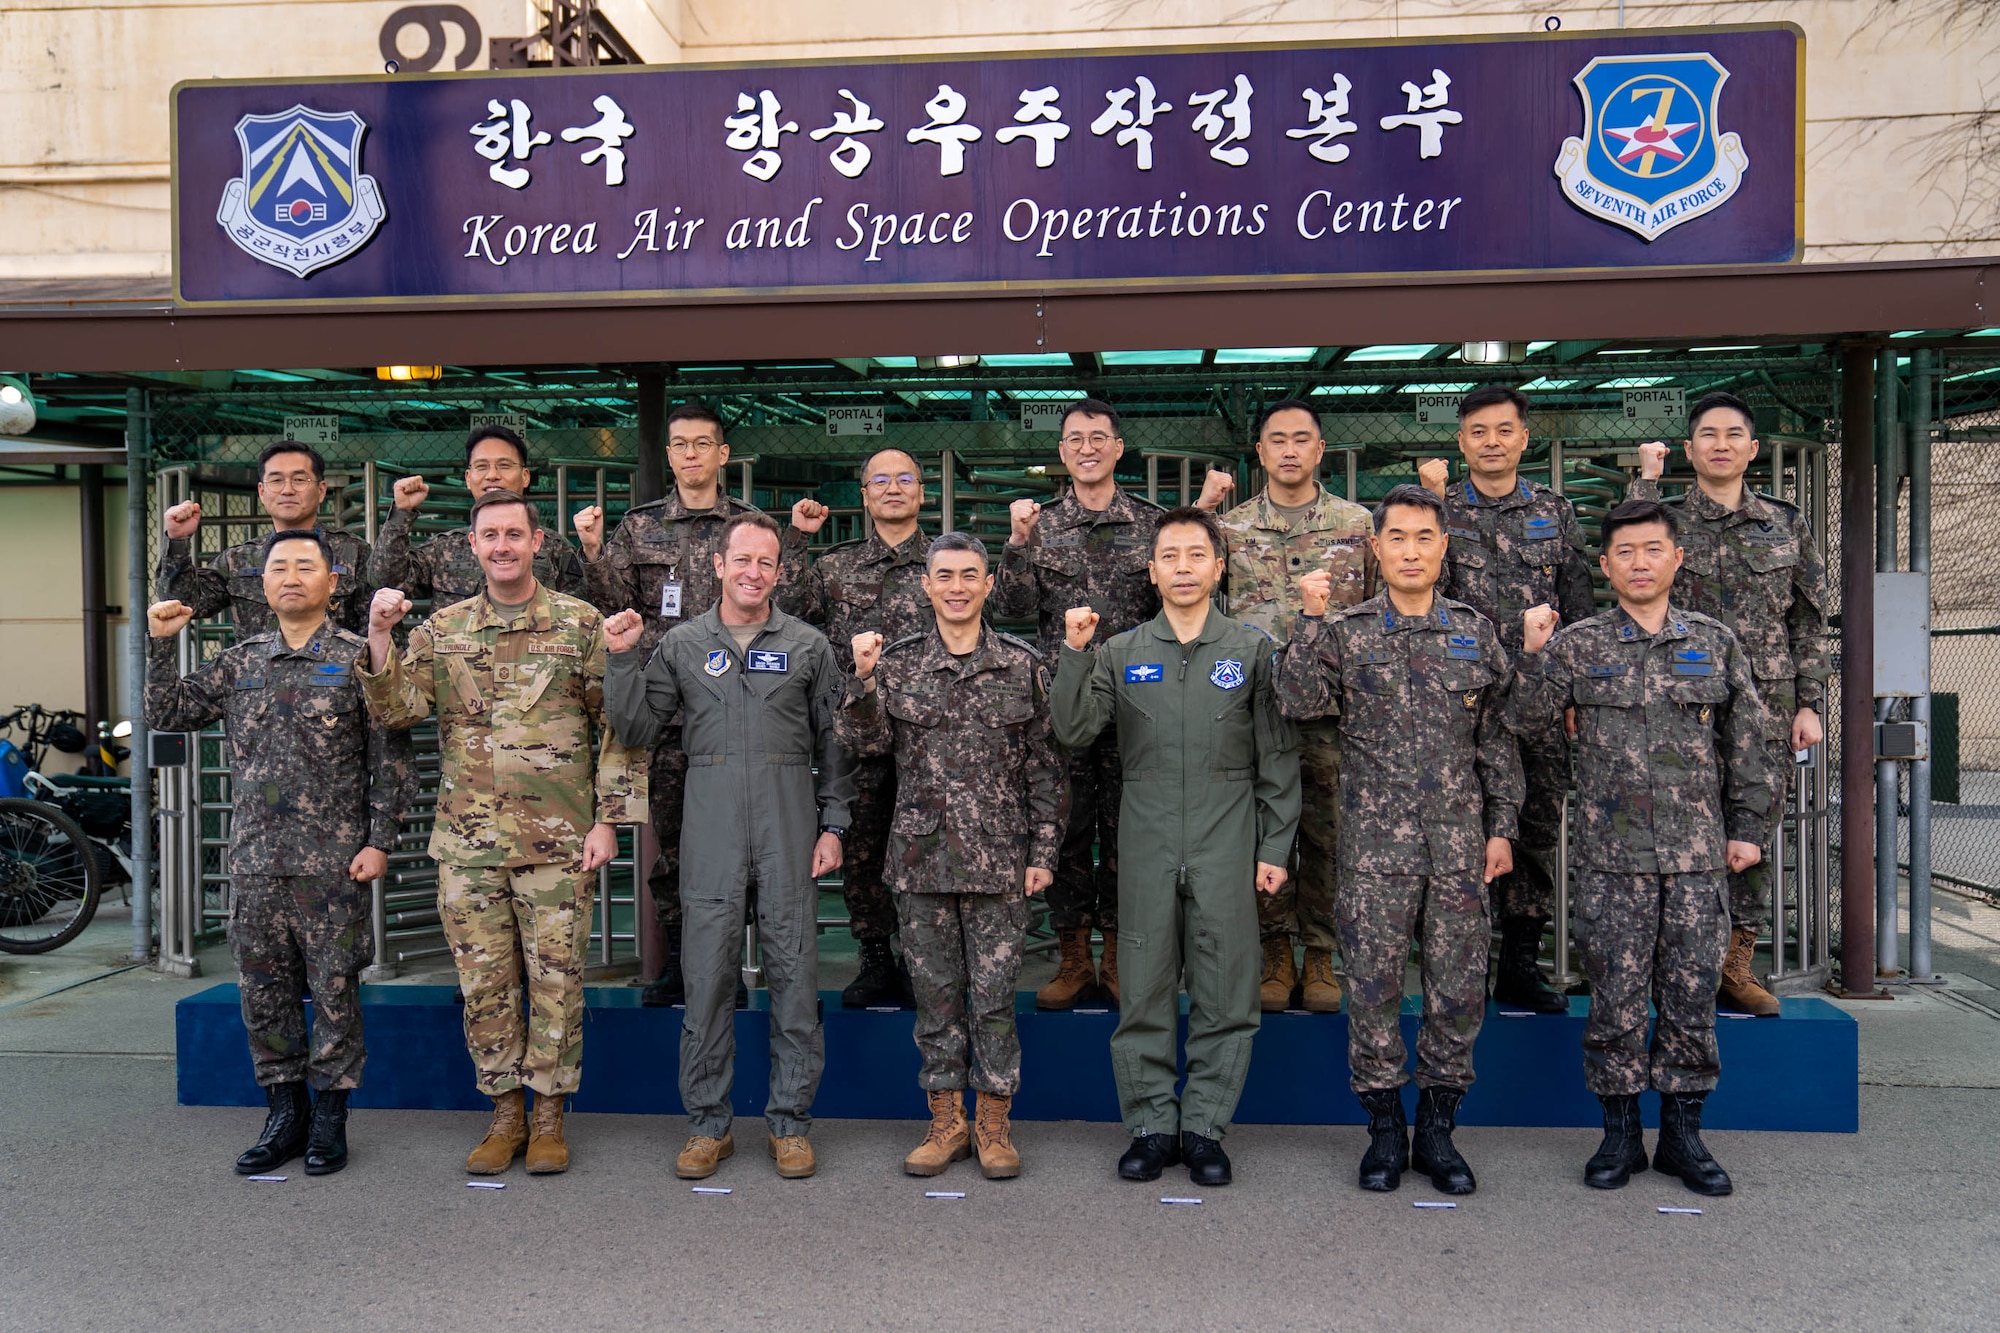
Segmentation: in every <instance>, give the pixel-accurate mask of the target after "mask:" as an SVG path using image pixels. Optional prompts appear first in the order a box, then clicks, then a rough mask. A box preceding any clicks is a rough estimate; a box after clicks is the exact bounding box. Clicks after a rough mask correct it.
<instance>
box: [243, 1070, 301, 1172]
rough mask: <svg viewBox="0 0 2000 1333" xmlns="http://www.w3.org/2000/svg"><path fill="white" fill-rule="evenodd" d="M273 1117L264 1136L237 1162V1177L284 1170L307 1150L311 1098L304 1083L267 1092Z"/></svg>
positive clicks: (276, 1085)
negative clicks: (286, 1164)
mask: <svg viewBox="0 0 2000 1333" xmlns="http://www.w3.org/2000/svg"><path fill="white" fill-rule="evenodd" d="M264 1100H265V1101H266V1102H268V1103H269V1104H270V1107H271V1113H270V1114H269V1115H267V1116H265V1117H264V1132H263V1133H262V1134H260V1135H258V1136H257V1142H255V1143H253V1144H252V1145H250V1147H249V1148H247V1149H246V1150H244V1152H243V1155H242V1156H240V1157H238V1158H237V1159H236V1174H237V1175H239V1176H254V1175H259V1174H261V1173H263V1172H265V1171H270V1170H272V1169H274V1168H276V1167H280V1166H283V1165H284V1164H285V1163H286V1162H289V1161H291V1160H292V1159H293V1158H294V1157H297V1156H298V1155H299V1154H300V1153H302V1152H304V1151H305V1150H306V1133H307V1125H308V1123H309V1122H310V1121H311V1119H312V1094H311V1093H309V1092H307V1091H306V1085H305V1084H303V1083H273V1084H272V1085H271V1086H270V1087H268V1088H265V1089H264Z"/></svg>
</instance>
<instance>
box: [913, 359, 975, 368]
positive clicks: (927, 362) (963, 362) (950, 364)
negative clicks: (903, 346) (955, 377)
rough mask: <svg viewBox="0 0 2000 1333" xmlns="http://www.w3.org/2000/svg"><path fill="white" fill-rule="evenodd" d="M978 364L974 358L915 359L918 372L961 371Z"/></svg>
mask: <svg viewBox="0 0 2000 1333" xmlns="http://www.w3.org/2000/svg"><path fill="white" fill-rule="evenodd" d="M978 364H979V358H978V357H976V356H920V357H918V358H917V369H918V370H963V369H965V368H966V367H967V366H976V365H978Z"/></svg>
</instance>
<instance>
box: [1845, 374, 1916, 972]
mask: <svg viewBox="0 0 2000 1333" xmlns="http://www.w3.org/2000/svg"><path fill="white" fill-rule="evenodd" d="M1898 435H1899V432H1898V431H1897V429H1896V351H1895V349H1894V348H1892V347H1884V348H1883V349H1881V350H1880V351H1879V352H1877V353H1876V354H1875V457H1876V462H1877V469H1876V491H1875V570H1876V572H1877V573H1881V574H1891V573H1894V572H1895V569H1896V545H1897V543H1896V528H1897V521H1896V519H1897V515H1896V501H1897V499H1898V497H1899V495H1900V493H1901V491H1902V486H1901V484H1900V477H1899V475H1898V474H1899V472H1900V469H1899V468H1898V466H1897V463H1898V460H1899V459H1900V457H1901V455H1902V452H1903V451H1902V441H1901V440H1900V439H1898V438H1897V437H1898ZM1841 623H1842V625H1846V624H1848V623H1850V622H1849V619H1848V618H1847V617H1846V616H1845V615H1843V616H1842V619H1841ZM1869 658H1870V660H1871V662H1872V660H1873V658H1874V654H1873V653H1872V652H1871V653H1870V654H1869ZM1894 706H1895V704H1894V701H1893V700H1890V699H1877V700H1875V720H1876V721H1877V722H1887V721H1888V720H1889V716H1890V709H1892V708H1893V707H1894ZM1897 787H1898V778H1897V767H1896V761H1895V760H1893V759H1878V760H1876V761H1875V971H1876V973H1877V974H1878V975H1880V976H1894V975H1895V974H1896V971H1897V967H1898V964H1899V962H1900V961H1901V960H1900V959H1899V958H1898V953H1899V949H1898V940H1897V934H1898V932H1897V928H1896V896H1897V895H1896V862H1897V860H1898V859H1899V858H1898V857H1897V856H1896V834H1897V832H1898V826H1899V824H1900V822H1901V821H1899V820H1898V819H1897V817H1896V797H1897V794H1898V793H1897Z"/></svg>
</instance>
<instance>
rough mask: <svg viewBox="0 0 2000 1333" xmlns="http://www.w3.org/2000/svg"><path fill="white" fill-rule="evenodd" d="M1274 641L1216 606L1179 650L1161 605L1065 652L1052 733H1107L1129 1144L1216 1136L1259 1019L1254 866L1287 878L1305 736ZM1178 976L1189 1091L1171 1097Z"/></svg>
mask: <svg viewBox="0 0 2000 1333" xmlns="http://www.w3.org/2000/svg"><path fill="white" fill-rule="evenodd" d="M1273 651H1274V649H1273V644H1272V642H1271V639H1270V636H1268V635H1266V634H1265V633H1264V632H1263V631H1262V630H1258V629H1254V628H1252V627H1250V626H1248V625H1245V624H1243V623H1241V622H1240V621H1235V620H1231V619H1230V618H1229V617H1228V616H1225V615H1223V614H1222V613H1220V612H1218V611H1210V612H1209V615H1208V621H1207V623H1206V624H1205V625H1203V627H1202V631H1201V633H1200V634H1199V635H1197V636H1196V637H1195V639H1194V640H1193V641H1192V642H1189V643H1185V644H1184V643H1181V642H1180V641H1179V640H1178V639H1177V638H1176V637H1175V635H1174V631H1173V628H1172V626H1170V625H1169V624H1168V623H1167V617H1166V613H1165V612H1164V611H1162V612H1161V613H1160V614H1158V615H1156V616H1155V617H1153V619H1152V620H1150V621H1148V622H1146V623H1145V624H1143V625H1140V626H1138V627H1137V628H1136V629H1130V630H1127V631H1126V632H1125V633H1123V634H1117V635H1113V636H1112V638H1111V639H1110V640H1109V641H1108V642H1107V643H1106V644H1105V645H1104V646H1103V648H1101V649H1099V650H1097V651H1095V652H1078V651H1077V650H1075V649H1073V648H1070V647H1067V646H1065V647H1064V648H1063V650H1062V660H1061V665H1060V666H1059V667H1058V669H1057V671H1056V681H1055V694H1054V698H1053V700H1052V717H1051V721H1052V723H1053V724H1054V727H1055V735H1056V739H1057V740H1058V741H1059V742H1061V743H1062V744H1063V745H1066V746H1069V747H1070V748H1072V749H1080V748H1081V747H1083V746H1086V745H1089V744H1090V743H1091V741H1092V740H1094V739H1095V738H1096V737H1097V735H1098V733H1099V732H1101V731H1102V730H1103V729H1104V728H1105V727H1106V726H1108V725H1111V724H1112V723H1113V722H1114V721H1115V722H1116V724H1117V727H1118V752H1119V754H1120V755H1121V756H1122V757H1123V762H1124V786H1125V790H1124V798H1123V802H1122V805H1121V809H1120V814H1119V823H1118V974H1119V981H1120V986H1121V991H1120V1005H1119V1017H1118V1029H1117V1031H1115V1032H1114V1033H1113V1034H1112V1036H1111V1068H1112V1072H1113V1075H1114V1076H1115V1077H1116V1079H1117V1081H1118V1100H1119V1104H1120V1107H1121V1109H1122V1110H1123V1112H1124V1116H1125V1127H1126V1128H1127V1129H1128V1130H1130V1131H1131V1133H1132V1134H1133V1136H1134V1137H1137V1136H1139V1135H1142V1134H1174V1133H1179V1132H1181V1131H1183V1130H1185V1131H1187V1132H1190V1133H1194V1134H1200V1135H1203V1136H1204V1137H1207V1138H1212V1139H1220V1138H1221V1137H1222V1136H1223V1134H1224V1133H1225V1132H1226V1131H1227V1129H1228V1127H1229V1121H1230V1118H1231V1117H1232V1116H1234V1115H1235V1113H1236V1102H1237V1099H1238V1098H1239V1097H1240V1096H1241V1095H1242V1093H1243V1080H1244V1077H1245V1075H1247V1074H1248V1073H1249V1070H1250V1045H1251V1041H1252V1040H1253V1039H1254V1038H1255V1036H1256V1034H1257V1025H1258V1022H1259V1020H1260V1018H1261V1014H1260V1012H1259V1010H1258V1007H1257V982H1258V978H1259V977H1260V975H1261V974H1262V970H1263V953H1262V949H1261V946H1260V944H1259V940H1258V930H1257V890H1256V876H1257V862H1259V861H1264V862H1268V863H1269V864H1271V865H1277V866H1282V865H1284V864H1285V861H1286V859H1287V858H1288V857H1289V856H1290V854H1291V850H1292V837H1293V835H1294V834H1296V833H1297V832H1298V826H1299V800H1300V797H1299V755H1298V734H1297V732H1296V731H1295V730H1294V728H1293V727H1292V725H1291V723H1289V722H1287V721H1285V720H1284V718H1283V717H1282V716H1281V715H1280V714H1279V712H1278V704H1277V699H1276V696H1275V693H1274V691H1273V689H1272V679H1271V677H1272V656H1273ZM1183 968H1185V970H1186V975H1187V990H1188V1037H1187V1087H1186V1090H1185V1092H1184V1093H1182V1094H1181V1095H1180V1096H1178V1097H1177V1096H1175V1094H1174V1084H1175V1082H1176V1081H1177V1079H1178V1075H1179V1070H1178V1068H1177V1066H1176V1061H1175V1058H1174V1039H1175V1035H1176V1029H1177V1027H1178V1026H1179V1021H1178V1020H1179V1008H1180V1006H1179V1004H1178V993H1179V988H1180V981H1181V975H1182V971H1183Z"/></svg>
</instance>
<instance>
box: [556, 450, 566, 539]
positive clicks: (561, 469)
mask: <svg viewBox="0 0 2000 1333" xmlns="http://www.w3.org/2000/svg"><path fill="white" fill-rule="evenodd" d="M556 536H558V537H567V536H569V464H567V463H558V464H556Z"/></svg>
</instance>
